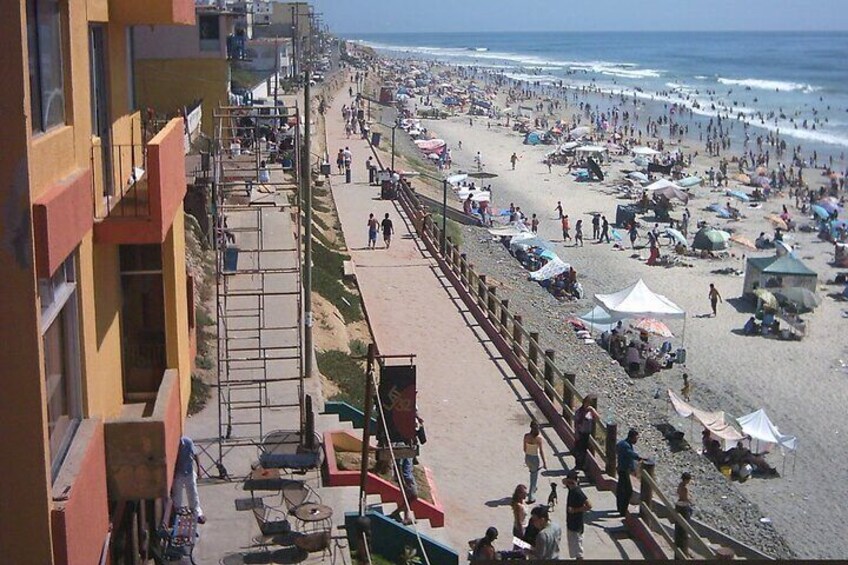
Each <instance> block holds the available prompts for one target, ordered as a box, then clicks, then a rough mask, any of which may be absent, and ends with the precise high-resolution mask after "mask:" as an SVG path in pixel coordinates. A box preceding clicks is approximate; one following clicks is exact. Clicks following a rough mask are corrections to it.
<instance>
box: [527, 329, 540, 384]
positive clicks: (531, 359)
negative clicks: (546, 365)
mask: <svg viewBox="0 0 848 565" xmlns="http://www.w3.org/2000/svg"><path fill="white" fill-rule="evenodd" d="M527 347H528V350H527V368H528V369H529V370H530V376H532V377H533V380H539V332H530V343H529V344H528V346H527Z"/></svg>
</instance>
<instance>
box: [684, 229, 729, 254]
mask: <svg viewBox="0 0 848 565" xmlns="http://www.w3.org/2000/svg"><path fill="white" fill-rule="evenodd" d="M729 240H730V234H729V233H727V232H726V231H721V230H716V229H710V228H707V229H702V230H700V231H698V233H696V234H695V238H694V239H693V240H692V247H693V248H694V249H707V250H709V251H719V250H722V249H727V242H728V241H729Z"/></svg>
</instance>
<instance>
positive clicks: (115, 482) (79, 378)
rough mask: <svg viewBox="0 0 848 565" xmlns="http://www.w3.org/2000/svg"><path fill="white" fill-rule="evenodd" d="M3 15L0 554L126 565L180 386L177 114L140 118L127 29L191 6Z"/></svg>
mask: <svg viewBox="0 0 848 565" xmlns="http://www.w3.org/2000/svg"><path fill="white" fill-rule="evenodd" d="M2 6H3V7H2V9H0V14H2V18H0V36H2V37H3V38H4V45H5V47H4V54H3V56H2V57H0V76H2V77H3V83H4V88H3V91H2V92H1V93H0V115H2V116H3V118H4V120H3V124H4V130H3V134H4V135H3V144H2V147H3V150H2V151H0V183H2V184H0V264H2V266H3V267H2V273H3V276H2V277H0V366H2V373H0V375H2V377H0V379H2V394H0V438H2V442H0V445H2V449H3V455H2V461H3V469H2V472H0V556H2V558H0V560H2V562H3V563H14V564H28V563H33V564H39V565H42V564H65V563H68V564H84V565H91V564H97V563H133V562H137V561H134V560H135V559H136V558H138V557H139V555H143V553H144V548H143V547H140V546H141V545H142V544H143V540H144V539H145V536H146V533H145V532H146V531H149V528H150V526H151V525H152V524H153V523H155V521H156V519H157V515H158V514H161V508H162V500H163V499H164V498H166V497H167V496H168V493H169V490H170V485H171V482H172V477H173V469H174V463H175V459H176V454H177V449H178V442H179V437H180V435H181V433H182V429H183V423H184V419H185V414H186V409H187V405H188V400H189V395H190V387H191V384H190V372H191V357H190V352H189V351H190V341H191V331H192V328H191V320H192V319H193V305H192V304H190V301H191V296H192V293H191V292H190V291H189V288H190V281H188V279H187V275H186V265H185V234H184V224H183V203H182V201H183V196H184V194H185V189H186V184H185V155H184V141H183V130H184V126H183V120H182V118H176V119H173V120H170V121H168V122H166V123H164V124H163V123H154V122H147V121H146V120H145V116H144V113H143V112H140V111H139V105H138V102H137V99H136V87H137V84H136V80H137V76H136V74H135V70H134V64H135V61H134V54H133V35H134V33H135V32H136V31H137V28H142V27H143V28H147V27H148V26H150V25H166V24H167V25H189V26H190V25H194V23H195V7H194V2H193V0H145V1H144V2H141V1H138V0H8V1H5V2H3V5H2Z"/></svg>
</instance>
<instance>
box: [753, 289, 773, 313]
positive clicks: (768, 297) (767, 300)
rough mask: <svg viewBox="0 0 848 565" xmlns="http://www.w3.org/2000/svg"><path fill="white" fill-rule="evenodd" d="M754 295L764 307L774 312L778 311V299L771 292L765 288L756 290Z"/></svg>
mask: <svg viewBox="0 0 848 565" xmlns="http://www.w3.org/2000/svg"><path fill="white" fill-rule="evenodd" d="M754 294H755V295H756V297H757V298H759V299H760V301H761V302H762V303H763V306H765V307H766V308H771V309H773V310H776V309H777V297H776V296H775V295H773V294H772V293H771V292H769V291H767V290H766V289H764V288H758V289H756V290H754Z"/></svg>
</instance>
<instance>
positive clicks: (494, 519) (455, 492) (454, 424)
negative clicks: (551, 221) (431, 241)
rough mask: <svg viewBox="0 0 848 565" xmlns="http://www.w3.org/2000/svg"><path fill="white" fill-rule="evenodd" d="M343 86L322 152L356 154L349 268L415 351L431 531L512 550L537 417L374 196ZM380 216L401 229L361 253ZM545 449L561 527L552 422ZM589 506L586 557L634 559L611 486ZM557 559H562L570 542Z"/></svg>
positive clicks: (376, 323) (382, 342)
mask: <svg viewBox="0 0 848 565" xmlns="http://www.w3.org/2000/svg"><path fill="white" fill-rule="evenodd" d="M350 102H351V100H350V99H349V98H348V97H347V95H346V93H344V94H342V93H340V94H339V95H338V97H337V99H336V100H335V101H334V103H333V105H332V107H331V108H330V110H329V112H328V114H327V116H328V123H327V135H328V151H329V153H330V155H331V157H334V156H335V154H336V153H337V152H338V150H339V149H340V148H344V147H349V148H350V150H351V151H352V153H353V157H354V160H353V182H352V183H351V184H346V183H345V179H344V176H343V175H336V174H334V175H333V176H332V178H331V181H330V182H331V187H332V191H333V196H334V198H335V202H336V206H337V208H338V211H339V216H340V219H341V224H342V228H343V231H344V235H345V238H346V241H347V245H348V247H349V249H350V253H351V255H352V258H353V260H354V262H355V264H356V273H357V279H358V282H359V287H360V289H361V292H362V296H363V300H364V302H365V306H366V309H367V312H368V316H369V318H370V321H371V324H372V328H373V331H374V334H375V340H376V342H377V345H378V347H379V350H380V352H381V353H383V354H407V353H414V354H415V355H417V357H416V364H417V368H418V389H419V390H418V394H419V396H418V405H419V410H420V413H421V416H422V417H423V418H424V420H425V423H426V428H427V435H428V440H429V441H428V442H427V444H426V445H425V446H423V447H422V452H421V457H420V460H421V463H422V464H423V465H425V466H427V467H429V468H430V469H431V470H432V471H433V474H434V476H435V480H436V483H437V485H436V486H437V492H438V494H439V498H440V500H441V502H442V504H443V505H444V509H445V515H446V527H445V528H443V529H437V530H433V531H432V535H434V536H435V537H436V538H438V539H440V540H441V541H443V542H445V543H447V544H449V545H451V546H453V547H454V548H456V549H457V550H459V551H460V553H461V554H462V553H464V550H465V548H466V547H467V545H466V544H467V541H468V540H469V539H472V538H476V537H480V536H482V535H483V533H484V532H485V530H486V528H487V527H489V526H493V525H494V526H496V527H497V528H498V530H499V531H500V532H501V535H500V539H499V540H498V542H497V543H496V547H497V548H498V549H508V548H509V546H510V539H511V535H510V532H511V530H512V512H511V510H510V507H509V497H510V496H511V494H512V492H513V490H514V488H515V486H516V485H517V484H519V483H524V484H527V483H528V480H529V476H528V472H527V469H526V467H525V466H524V460H523V454H522V446H521V442H522V436H523V434H524V433H525V432H526V431H527V429H528V424H529V422H530V419H531V417H538V414H537V411H536V409H535V406H534V405H533V404H532V401H530V400H529V395H528V394H527V392H526V391H525V390H524V389H523V388H522V387H521V384H520V383H519V381H518V380H517V379H516V377H515V375H514V374H513V373H512V372H511V371H510V369H509V368H508V366H507V364H506V362H505V361H504V360H503V359H502V358H501V357H500V355H499V354H498V352H497V351H496V350H495V348H494V347H493V346H492V345H491V343H489V341H488V338H487V337H486V336H485V334H484V333H483V332H482V330H480V328H479V327H477V325H476V322H475V321H474V319H473V317H472V316H471V315H470V314H469V313H468V312H467V310H466V308H465V305H464V304H463V303H462V301H461V300H460V299H459V298H458V296H457V294H456V292H455V291H454V290H453V289H452V288H451V287H449V286H448V283H447V281H446V280H445V279H444V278H443V277H442V276H441V272H440V271H439V270H438V268H437V267H436V265H435V261H433V260H432V258H431V257H429V256H428V254H427V253H426V252H424V251H423V246H421V245H420V242H419V241H418V240H417V237H416V236H414V235H413V233H412V232H411V225H409V224H408V223H407V222H406V221H405V220H406V219H405V217H404V215H403V214H402V211H401V209H400V206H399V205H395V203H394V202H391V201H383V200H380V199H379V190H378V189H377V188H376V187H370V186H368V183H367V171H366V169H365V160H366V159H367V157H368V155H369V154H370V151H369V149H368V145H367V143H366V142H365V141H364V140H361V139H358V138H354V137H353V136H352V137H351V138H350V139H347V138H346V137H345V134H344V129H343V124H342V120H341V107H342V104H348V105H349V104H350ZM369 213H374V215H375V216H376V217H377V218H378V220H382V218H383V216H384V215H385V214H386V213H388V214H389V217H390V218H391V219H392V221H393V222H394V227H395V230H396V233H395V237H394V239H393V242H392V245H391V249H388V250H386V249H385V248H384V247H383V244H382V237H380V241H379V247H378V249H376V250H367V249H366V246H367V238H368V232H367V227H366V222H367V220H368V214H369ZM543 431H545V432H546V433H545V437H546V439H547V440H548V443H547V445H546V452H547V456H548V464H549V469H548V470H547V471H545V472H544V473H543V476H542V477H540V479H539V482H540V488H539V493H538V494H537V498H538V499H539V501H540V502H545V501H546V500H547V496H548V493H549V492H550V483H551V482H556V483H558V484H559V485H560V486H559V505H558V506H557V508H556V510H555V512H554V515H555V517H554V520H555V521H556V522H557V523H559V524H560V525H561V526H562V527H563V528H564V527H565V497H566V490H565V487H564V486H562V485H561V482H562V478H563V476H564V475H565V470H566V469H567V468H568V467H570V465H571V463H572V461H571V458H570V456H568V455H567V450H566V448H565V446H564V445H563V444H562V443H561V442H560V440H559V438H558V437H557V436H556V435H555V434H554V433H552V432H550V431H549V428H547V429H546V428H544V427H543ZM585 491H586V494H587V495H588V496H589V498H590V500H591V501H592V504H593V505H594V508H595V509H594V510H593V512H592V513H591V516H589V517H588V522H589V525H588V527H587V530H586V536H585V548H586V557H587V558H589V559H623V558H632V559H641V558H644V556H643V554H642V552H641V550H640V549H639V547H637V545H636V544H635V542H634V541H633V540H632V539H629V538H628V536H627V533H626V531H624V530H623V527H622V521H621V519H619V518H615V517H613V513H614V510H613V509H614V507H615V500H614V496H613V494H612V493H608V492H606V493H601V492H598V491H596V490H595V489H594V488H586V489H585ZM562 549H563V554H562V556H563V557H567V555H566V554H567V549H566V544H565V540H564V539H563V544H562Z"/></svg>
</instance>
